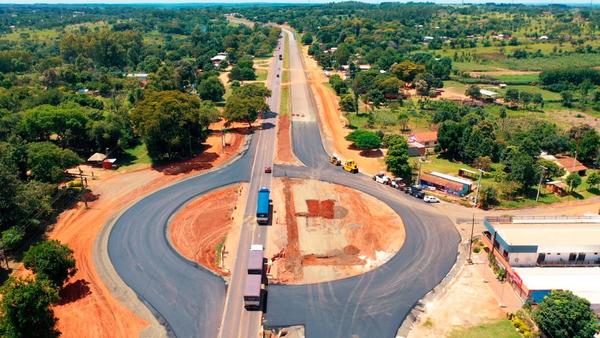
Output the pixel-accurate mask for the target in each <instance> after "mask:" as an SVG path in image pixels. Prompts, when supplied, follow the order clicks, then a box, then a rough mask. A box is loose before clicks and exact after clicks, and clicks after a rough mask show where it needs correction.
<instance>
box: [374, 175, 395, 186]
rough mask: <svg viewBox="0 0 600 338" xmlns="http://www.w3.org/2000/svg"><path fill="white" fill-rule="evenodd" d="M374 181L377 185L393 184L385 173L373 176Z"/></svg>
mask: <svg viewBox="0 0 600 338" xmlns="http://www.w3.org/2000/svg"><path fill="white" fill-rule="evenodd" d="M373 181H375V182H377V183H381V184H385V185H389V184H390V183H391V181H392V179H391V178H390V177H389V176H387V175H386V174H385V173H378V174H376V175H375V176H373Z"/></svg>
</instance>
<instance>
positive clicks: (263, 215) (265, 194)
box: [256, 187, 270, 224]
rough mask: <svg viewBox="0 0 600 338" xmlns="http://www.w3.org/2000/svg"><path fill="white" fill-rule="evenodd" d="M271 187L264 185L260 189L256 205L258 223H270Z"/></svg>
mask: <svg viewBox="0 0 600 338" xmlns="http://www.w3.org/2000/svg"><path fill="white" fill-rule="evenodd" d="M269 194H270V191H269V188H266V187H262V188H260V190H259V191H258V203H257V205H256V221H257V222H258V224H268V223H269Z"/></svg>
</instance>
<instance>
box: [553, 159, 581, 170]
mask: <svg viewBox="0 0 600 338" xmlns="http://www.w3.org/2000/svg"><path fill="white" fill-rule="evenodd" d="M555 162H556V164H558V165H559V166H560V167H562V168H565V170H566V171H568V172H570V173H572V172H577V171H582V170H587V167H586V166H584V165H583V164H581V162H579V161H577V160H576V159H574V158H573V157H569V156H563V157H558V158H556V160H555Z"/></svg>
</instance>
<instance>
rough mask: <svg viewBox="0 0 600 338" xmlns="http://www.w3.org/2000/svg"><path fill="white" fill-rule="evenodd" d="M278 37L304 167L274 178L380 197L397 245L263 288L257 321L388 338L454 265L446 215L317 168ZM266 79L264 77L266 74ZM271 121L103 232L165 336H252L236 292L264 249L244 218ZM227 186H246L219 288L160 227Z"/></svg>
mask: <svg viewBox="0 0 600 338" xmlns="http://www.w3.org/2000/svg"><path fill="white" fill-rule="evenodd" d="M285 34H289V35H290V66H291V69H292V71H291V76H290V78H291V82H292V86H291V91H292V92H291V100H292V102H291V106H292V114H293V118H292V140H293V148H294V152H295V154H296V156H297V157H298V159H299V160H300V161H302V162H303V163H304V164H305V166H276V167H275V168H274V174H275V175H277V176H288V177H304V178H314V179H319V180H323V181H327V182H334V183H338V184H342V185H346V186H348V187H351V188H354V189H357V190H360V191H363V192H365V193H367V194H370V195H372V196H374V197H376V198H378V199H380V200H381V201H383V202H385V203H387V204H388V205H389V206H390V207H391V208H392V209H394V210H395V211H397V212H398V213H399V215H400V216H401V217H402V219H403V221H404V224H405V227H406V241H405V244H404V246H403V247H402V249H401V250H400V251H399V252H398V254H396V255H395V256H394V257H393V258H392V259H390V260H389V261H388V262H387V263H385V264H384V265H383V266H381V267H379V268H376V269H375V270H373V271H371V272H368V273H366V274H363V275H360V276H356V277H352V278H346V279H342V280H338V281H333V282H327V283H318V284H310V285H299V286H283V285H270V286H269V287H268V291H269V298H268V304H267V306H268V308H267V313H266V322H265V324H266V325H267V326H269V327H283V326H289V325H304V326H305V328H306V331H305V332H306V336H307V337H309V338H320V337H327V338H331V337H344V338H345V337H390V338H391V337H394V336H395V334H396V330H397V329H398V327H399V325H400V324H401V322H402V320H403V319H404V318H405V316H406V314H407V313H408V311H409V310H410V309H411V308H412V307H413V306H414V304H415V303H416V302H417V300H418V299H420V298H421V297H422V296H423V295H424V294H426V293H427V292H428V291H429V290H431V289H432V288H433V287H434V286H435V285H436V284H438V283H439V281H440V280H441V279H442V278H443V277H444V276H445V275H446V274H447V272H448V271H449V270H450V268H451V267H452V265H453V264H454V262H455V260H456V255H457V247H458V242H459V236H458V233H457V231H456V230H455V228H454V226H453V224H452V223H451V222H450V220H449V219H448V218H447V217H446V216H444V215H438V214H437V213H436V212H435V208H433V207H430V206H427V205H424V204H423V203H422V201H420V200H416V199H413V198H411V197H407V196H406V195H404V194H403V193H400V192H399V191H396V190H392V189H391V188H389V187H386V186H383V185H380V184H377V183H375V182H373V181H372V180H371V179H370V178H368V177H366V176H364V175H360V174H358V175H352V174H349V173H346V172H343V171H342V170H341V169H340V168H336V167H333V166H331V165H329V164H328V163H327V161H326V159H327V154H326V152H325V150H324V148H323V144H322V142H321V135H320V131H319V124H318V119H317V118H316V116H317V115H316V112H317V110H316V105H315V103H314V99H313V97H312V94H311V91H310V88H309V86H308V84H307V82H306V76H305V72H304V67H303V64H302V58H301V55H300V51H299V49H298V48H297V45H296V43H295V41H294V39H293V35H291V34H290V33H289V32H287V31H286V32H285ZM275 67H277V66H275ZM278 69H279V68H275V70H278ZM270 73H271V75H270V76H271V77H272V76H273V75H272V74H274V73H275V72H270ZM269 81H273V82H270V83H271V85H272V86H271V88H272V90H273V96H272V98H271V99H270V100H269V104H270V106H271V108H272V110H274V111H276V110H278V108H279V82H278V79H273V78H270V79H269ZM275 117H276V115H275V114H270V115H269V116H268V117H267V121H265V124H264V126H265V127H266V128H264V129H261V130H258V131H256V132H255V134H254V135H253V137H252V141H251V143H250V146H249V149H248V150H247V152H246V153H245V154H244V155H242V156H241V157H240V158H239V159H238V160H236V161H235V162H233V163H231V164H230V165H228V166H226V167H224V168H221V169H219V170H217V171H214V172H211V173H207V174H203V175H198V176H195V177H192V178H190V179H187V180H185V181H182V182H178V183H175V184H173V185H171V186H169V187H167V188H164V189H161V190H159V191H157V192H155V193H153V194H151V195H149V196H147V197H146V198H143V199H142V200H140V201H138V202H137V203H135V204H134V205H133V206H131V207H130V208H129V209H127V210H126V211H125V212H124V213H123V214H122V215H121V216H120V217H119V218H118V219H117V220H116V221H115V223H114V225H113V228H112V230H111V232H110V237H109V240H108V247H107V248H106V249H107V250H108V253H109V257H110V260H111V262H112V264H113V266H114V268H115V270H116V271H117V273H118V274H119V276H120V277H121V278H122V279H123V281H124V282H125V283H126V284H127V285H128V286H129V287H130V288H131V289H132V290H133V291H134V292H135V293H136V294H137V295H138V297H139V298H140V300H141V301H142V302H143V303H144V304H145V305H146V306H147V307H148V308H149V309H150V310H151V311H152V312H153V313H154V315H155V316H156V317H157V318H158V319H159V321H160V322H161V323H163V324H164V325H165V327H166V328H167V331H168V333H169V334H170V335H172V336H177V337H208V338H213V337H219V336H220V337H223V338H229V337H250V338H256V337H257V335H258V334H257V332H258V329H259V324H260V314H259V313H258V312H254V313H249V312H246V311H245V310H244V309H243V306H242V297H241V290H242V287H243V282H244V273H243V270H244V267H245V263H246V259H247V256H246V254H247V251H248V249H249V246H250V243H263V244H264V242H265V236H266V232H264V228H261V227H258V226H257V225H256V222H255V220H254V215H253V214H254V212H255V207H256V205H255V203H256V190H257V189H258V188H259V187H260V186H262V185H267V186H268V185H269V184H270V175H264V173H263V168H264V166H267V165H270V163H272V158H273V145H274V135H275V131H276V128H271V126H272V125H275V122H274V121H275ZM236 182H250V188H249V197H248V204H247V205H246V209H245V218H244V223H243V225H242V231H241V233H240V241H239V245H240V247H239V248H238V257H237V260H236V263H235V266H234V269H233V274H232V277H231V282H230V283H229V286H227V285H226V284H225V282H224V280H223V279H222V278H221V277H219V276H216V275H214V274H213V273H211V272H210V271H208V270H206V269H204V268H203V267H201V266H198V265H197V264H195V263H193V262H191V261H188V260H187V259H185V258H184V257H182V256H181V255H179V254H178V253H177V252H176V251H175V250H174V249H173V248H172V247H171V245H170V244H169V242H168V240H167V237H166V229H167V225H168V222H169V219H170V217H171V216H172V215H173V214H174V213H175V212H176V211H177V210H178V209H179V208H180V207H182V206H183V205H184V204H185V203H187V202H189V201H191V200H193V199H194V198H197V197H198V196H200V195H202V194H205V193H207V192H209V191H211V190H214V189H217V188H219V187H222V186H225V185H229V184H233V183H236Z"/></svg>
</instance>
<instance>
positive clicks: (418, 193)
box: [406, 185, 425, 199]
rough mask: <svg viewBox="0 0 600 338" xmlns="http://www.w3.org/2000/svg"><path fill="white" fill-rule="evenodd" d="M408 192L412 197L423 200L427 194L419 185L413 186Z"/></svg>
mask: <svg viewBox="0 0 600 338" xmlns="http://www.w3.org/2000/svg"><path fill="white" fill-rule="evenodd" d="M406 191H407V193H409V194H410V195H411V196H413V197H416V198H421V199H423V198H424V197H425V193H424V192H423V189H421V187H420V186H418V185H413V186H412V187H409V188H408V189H407V190H406Z"/></svg>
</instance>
